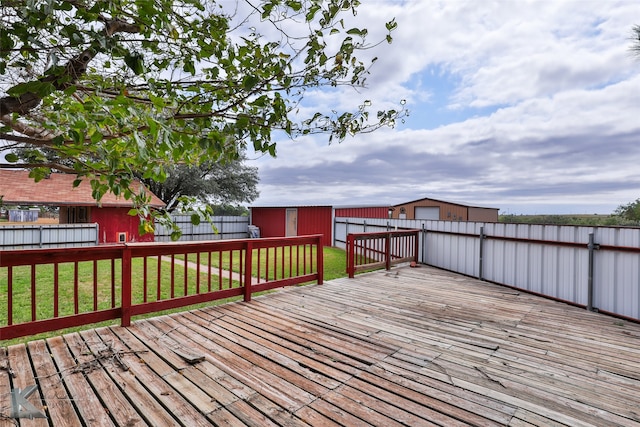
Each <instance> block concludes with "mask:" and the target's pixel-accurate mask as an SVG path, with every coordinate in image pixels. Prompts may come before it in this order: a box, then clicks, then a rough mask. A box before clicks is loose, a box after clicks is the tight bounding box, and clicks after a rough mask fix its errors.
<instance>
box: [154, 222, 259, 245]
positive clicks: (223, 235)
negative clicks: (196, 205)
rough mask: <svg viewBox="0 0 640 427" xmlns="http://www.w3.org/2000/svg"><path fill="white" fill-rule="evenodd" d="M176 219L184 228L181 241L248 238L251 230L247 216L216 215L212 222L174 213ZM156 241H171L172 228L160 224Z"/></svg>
mask: <svg viewBox="0 0 640 427" xmlns="http://www.w3.org/2000/svg"><path fill="white" fill-rule="evenodd" d="M173 219H174V221H175V222H176V224H177V225H178V227H180V229H181V230H182V237H180V240H179V241H181V242H191V241H202V240H226V239H246V238H247V237H248V232H249V217H247V216H215V217H212V220H213V221H212V223H208V222H202V223H200V224H199V225H193V224H192V223H191V216H190V215H174V216H173ZM155 241H156V242H170V241H171V230H169V229H167V228H165V227H163V226H161V225H158V226H156V233H155Z"/></svg>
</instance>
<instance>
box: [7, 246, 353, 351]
mask: <svg viewBox="0 0 640 427" xmlns="http://www.w3.org/2000/svg"><path fill="white" fill-rule="evenodd" d="M255 252H256V251H254V254H253V255H252V258H253V261H254V268H256V264H255V263H257V254H256V253H255ZM291 254H292V256H293V257H295V256H298V257H299V258H301V257H302V256H303V252H302V250H300V251H298V253H297V254H296V251H295V249H294V251H292V253H291ZM265 255H266V254H264V253H263V254H261V258H262V259H263V260H264V258H263V257H265ZM306 255H307V257H309V256H310V251H309V250H307V251H306ZM323 255H324V257H323V261H324V280H331V279H335V278H339V277H344V276H346V255H345V251H344V250H341V249H337V248H330V247H326V248H324V251H323ZM282 256H284V257H285V265H288V261H289V251H288V249H287V250H285V251H284V253H281V252H279V253H278V255H277V263H276V266H275V267H276V268H275V269H274V268H272V267H270V271H269V276H270V279H273V278H274V277H278V278H280V277H289V272H288V267H287V269H285V271H284V272H283V271H281V258H282ZM176 258H177V259H179V258H180V257H179V256H176ZM213 258H215V260H214V259H213ZM188 259H189V261H193V262H195V261H196V259H197V257H196V255H195V254H192V255H189V258H188ZM273 259H274V258H273V253H270V254H269V260H270V262H273ZM301 261H302V259H301ZM219 262H220V260H219V258H218V257H215V256H214V257H212V261H211V266H215V267H217V266H218V265H219V264H218V263H219ZM161 263H162V269H161V279H160V299H167V298H169V297H170V296H171V294H172V293H173V295H174V296H176V297H179V296H183V295H186V294H188V295H193V294H195V293H196V284H197V277H196V273H195V271H194V270H192V269H189V270H187V280H186V282H185V280H184V268H182V267H181V266H178V265H176V267H175V272H174V280H173V287H172V286H171V277H170V276H171V274H170V272H171V269H170V263H168V262H165V261H162V262H161ZM200 263H201V264H204V265H207V264H208V257H205V256H201V257H200ZM314 264H315V260H314ZM229 265H232V266H233V267H232V269H233V270H235V271H239V265H240V257H239V255H238V254H237V253H235V254H234V255H229V254H228V253H225V254H224V256H223V260H222V266H223V268H228V266H229ZM301 265H302V264H301ZM95 269H96V272H97V276H96V277H97V280H96V282H97V283H98V285H97V293H98V301H97V302H96V304H97V308H98V310H102V309H107V308H110V307H111V306H112V304H114V305H115V306H119V304H120V261H119V260H116V261H115V262H114V265H113V268H112V265H111V261H98V262H97V263H96V266H95ZM132 269H133V274H132V277H133V283H132V292H133V295H132V302H133V303H134V304H136V303H142V302H143V301H144V296H145V289H144V288H143V285H142V283H143V280H142V278H143V276H144V265H143V261H142V259H134V260H132ZM3 270H4V271H0V308H1V310H0V325H6V324H7V323H8V317H7V312H6V307H7V279H6V274H7V273H6V269H3ZM93 270H94V265H93V262H80V263H78V273H77V277H78V279H77V285H75V277H74V276H75V275H74V268H73V263H69V264H60V265H59V267H58V272H57V275H58V282H59V286H58V294H59V298H58V306H59V308H58V315H59V316H65V315H70V314H73V313H75V312H76V311H77V312H79V313H83V312H90V311H93V306H94V301H93V287H94V280H93ZM202 270H203V271H201V272H200V288H201V292H203V291H205V290H206V289H207V278H208V276H207V274H206V273H205V270H206V269H202ZM112 271H113V273H112ZM300 273H302V272H300ZM54 274H56V273H55V272H54V267H53V265H41V266H37V267H36V271H35V277H36V302H37V304H36V317H37V318H38V319H46V318H52V317H53V314H54V313H53V295H54ZM265 274H266V272H265V271H261V276H263V277H264V275H265ZM293 274H294V275H295V274H296V272H295V271H294V272H293ZM147 276H148V279H147V283H148V285H147V289H146V295H147V297H148V300H149V301H155V300H156V299H157V298H156V297H157V293H158V289H157V286H156V284H157V261H156V259H155V258H149V259H148V261H147ZM214 280H215V283H213V284H212V288H213V289H218V287H219V283H218V277H217V276H212V281H214ZM221 281H222V284H221V286H222V288H223V289H227V288H229V287H236V286H239V283H237V282H236V281H229V278H228V277H227V278H222V280H221ZM30 283H31V269H30V267H18V268H14V269H13V292H14V296H13V322H14V323H21V322H26V321H29V320H30V319H31V288H30V285H29V284H30ZM112 283H113V284H112ZM75 294H77V295H78V306H77V307H76V306H75V304H74V295H75ZM238 299H241V297H236V298H229V299H224V300H217V301H212V302H208V303H203V304H198V305H194V306H189V307H182V308H178V309H174V310H169V311H164V312H156V313H150V314H147V315H144V316H138V317H136V319H138V318H147V317H154V316H159V315H162V314H167V313H171V312H180V311H187V310H191V309H194V308H199V307H204V306H208V305H219V304H224V303H226V302H230V301H235V300H238ZM118 323H119V320H118V319H116V320H113V321H109V322H102V323H100V324H94V325H86V326H83V327H78V328H71V329H67V330H64V331H57V332H51V333H45V334H39V335H33V336H28V337H23V338H18V339H15V340H5V341H0V346H7V345H11V344H15V343H19V342H26V341H31V340H35V339H40V338H45V337H49V336H53V335H59V334H61V333H67V332H72V331H76V330H80V329H87V328H90V327H98V326H106V325H113V324H118Z"/></svg>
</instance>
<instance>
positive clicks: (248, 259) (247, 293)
mask: <svg viewBox="0 0 640 427" xmlns="http://www.w3.org/2000/svg"><path fill="white" fill-rule="evenodd" d="M252 264H253V242H252V241H251V240H248V241H247V243H246V247H245V255H244V301H245V302H249V301H251V282H252V280H251V278H252V277H253V267H252Z"/></svg>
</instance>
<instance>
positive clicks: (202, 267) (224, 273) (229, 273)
mask: <svg viewBox="0 0 640 427" xmlns="http://www.w3.org/2000/svg"><path fill="white" fill-rule="evenodd" d="M162 260H163V261H167V262H171V257H167V256H163V257H162ZM174 262H175V263H176V264H177V265H182V266H184V261H183V260H181V259H174ZM187 267H189V268H190V269H192V270H197V269H198V264H196V263H195V262H191V261H188V262H187ZM207 268H209V267H208V266H207V265H204V264H200V271H204V272H206V271H207ZM210 272H211V275H212V276H218V273H220V272H222V276H223V277H225V278H228V277H231V280H236V281H238V282H240V281H243V282H244V277H242V278H241V277H240V274H238V273H236V272H235V271H229V270H220V269H218V267H211V268H210ZM258 283H260V279H258V278H257V277H252V278H251V284H252V285H257V284H258Z"/></svg>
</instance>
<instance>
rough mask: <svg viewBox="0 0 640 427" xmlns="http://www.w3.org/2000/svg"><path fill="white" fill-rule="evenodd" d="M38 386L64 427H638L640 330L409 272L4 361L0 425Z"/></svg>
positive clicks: (426, 272)
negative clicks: (18, 398) (17, 400)
mask: <svg viewBox="0 0 640 427" xmlns="http://www.w3.org/2000/svg"><path fill="white" fill-rule="evenodd" d="M33 384H37V385H38V387H39V393H37V392H36V393H34V394H33V395H32V396H31V397H30V398H29V400H30V401H31V402H32V403H33V404H34V405H35V406H36V407H37V408H39V409H42V408H43V407H44V408H46V414H47V416H48V417H49V420H50V421H51V423H52V424H53V425H54V426H80V425H90V426H108V425H118V426H138V425H156V426H169V425H184V426H198V425H225V426H227V425H228V426H242V425H254V426H299V425H315V426H323V427H324V426H336V425H343V426H364V425H376V426H385V427H387V426H431V425H441V426H456V425H509V426H530V425H539V426H555V425H569V426H599V427H600V426H634V425H637V426H640V325H638V324H634V323H629V322H625V321H621V320H618V319H615V318H612V317H608V316H605V315H601V314H597V313H591V312H587V311H585V310H581V309H579V308H575V307H571V306H568V305H565V304H562V303H558V302H554V301H550V300H545V299H543V298H538V297H535V296H532V295H528V294H526V293H522V292H518V291H515V290H512V289H508V288H504V287H500V286H495V285H492V284H488V283H484V282H480V281H477V280H474V279H471V278H468V277H464V276H459V275H455V274H453V273H448V272H444V271H441V270H436V269H432V268H428V267H424V266H423V267H420V268H408V267H404V268H400V269H396V270H393V271H392V272H390V273H389V272H384V271H381V272H375V273H369V274H364V275H361V276H357V277H356V278H355V279H340V280H333V281H330V282H327V283H325V284H324V285H321V286H307V287H298V288H291V289H286V290H282V291H278V292H275V293H272V294H269V295H265V296H262V297H259V298H256V299H254V300H253V301H252V302H250V303H241V302H240V303H233V304H227V305H224V306H218V307H211V308H207V309H203V310H197V311H192V312H187V313H181V314H176V315H171V316H164V317H157V318H154V319H151V320H144V321H139V322H136V323H134V324H133V326H131V327H129V328H121V327H113V328H102V329H97V330H89V331H86V332H82V333H74V334H69V335H65V336H63V337H55V338H50V339H48V340H46V341H33V342H30V343H29V344H28V345H16V346H12V347H9V348H8V349H0V413H2V414H3V415H4V416H6V415H7V414H9V413H10V412H9V411H10V390H11V388H21V389H24V388H25V387H27V386H29V385H33ZM0 418H1V417H0ZM12 425H14V422H13V420H9V419H4V420H0V426H3V427H4V426H12ZM20 425H21V426H40V425H48V421H47V420H45V419H34V420H25V419H23V420H21V421H20Z"/></svg>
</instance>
